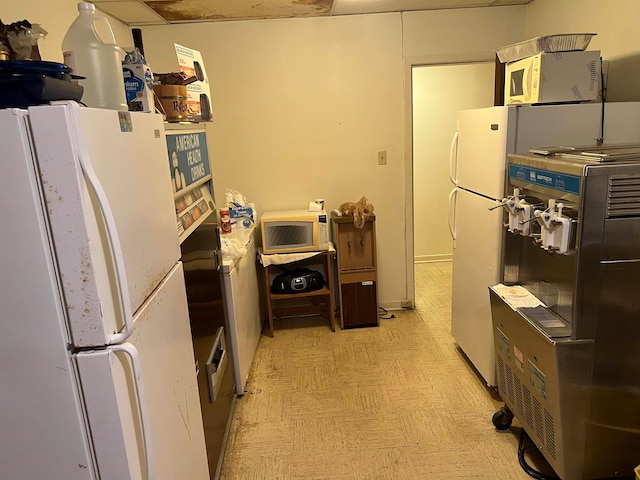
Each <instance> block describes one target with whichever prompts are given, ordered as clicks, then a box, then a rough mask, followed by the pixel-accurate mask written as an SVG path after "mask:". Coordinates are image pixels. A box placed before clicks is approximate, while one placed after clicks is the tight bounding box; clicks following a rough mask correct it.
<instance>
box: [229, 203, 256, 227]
mask: <svg viewBox="0 0 640 480" xmlns="http://www.w3.org/2000/svg"><path fill="white" fill-rule="evenodd" d="M229 217H230V218H231V225H232V226H233V227H234V228H250V227H255V226H256V219H255V208H254V207H253V206H250V207H233V206H232V207H229Z"/></svg>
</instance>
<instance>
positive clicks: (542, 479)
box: [518, 428, 560, 480]
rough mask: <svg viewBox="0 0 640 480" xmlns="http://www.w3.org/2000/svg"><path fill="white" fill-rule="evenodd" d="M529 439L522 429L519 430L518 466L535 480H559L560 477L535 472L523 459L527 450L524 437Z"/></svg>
mask: <svg viewBox="0 0 640 480" xmlns="http://www.w3.org/2000/svg"><path fill="white" fill-rule="evenodd" d="M525 436H526V437H527V438H529V435H527V433H526V432H525V431H524V428H523V429H522V430H520V442H519V443H518V462H520V466H521V467H522V469H523V470H524V471H525V473H526V474H527V475H529V476H530V477H533V478H536V479H538V480H560V477H556V476H554V475H547V474H544V473H542V472H539V471H537V470H534V469H533V468H532V467H531V466H529V464H528V463H527V461H526V460H525V458H524V454H525V452H526V451H527V449H526V448H525V446H524V437H525Z"/></svg>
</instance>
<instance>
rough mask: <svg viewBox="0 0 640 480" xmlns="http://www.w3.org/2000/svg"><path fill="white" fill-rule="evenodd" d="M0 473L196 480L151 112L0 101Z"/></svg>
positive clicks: (193, 422)
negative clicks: (3, 106)
mask: <svg viewBox="0 0 640 480" xmlns="http://www.w3.org/2000/svg"><path fill="white" fill-rule="evenodd" d="M0 158H2V164H3V174H2V175H1V176H0V196H1V198H2V224H3V230H4V231H3V234H2V237H1V238H2V243H1V245H0V275H1V276H2V279H1V281H2V288H1V289H0V292H1V293H0V299H1V308H2V324H3V328H2V334H1V335H0V478H6V479H12V480H22V479H24V480H27V479H29V480H31V479H34V478H51V479H65V480H74V479H102V480H105V479H111V480H124V479H154V480H160V479H166V480H173V479H176V478H189V479H207V478H209V474H208V467H207V457H206V450H205V441H204V433H203V426H202V417H201V413H200V405H199V397H198V389H197V383H196V366H195V362H194V355H193V347H192V341H191V332H190V327H189V317H188V311H187V302H186V295H185V286H184V277H183V270H182V264H181V263H180V262H179V258H180V248H179V244H178V236H177V231H176V217H175V209H174V204H173V196H172V192H171V187H170V179H169V170H168V169H167V152H166V143H165V137H164V131H163V123H162V118H161V117H160V116H159V115H153V114H148V113H133V112H131V113H130V112H117V111H113V110H99V109H90V108H82V107H80V106H79V105H78V104H76V103H73V102H68V103H67V102H63V103H59V104H56V105H46V106H38V107H32V108H29V109H28V111H27V110H17V109H7V110H0Z"/></svg>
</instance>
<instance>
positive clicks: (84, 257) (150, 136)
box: [29, 102, 180, 347]
mask: <svg viewBox="0 0 640 480" xmlns="http://www.w3.org/2000/svg"><path fill="white" fill-rule="evenodd" d="M29 117H30V122H31V126H32V130H33V135H34V142H35V147H36V151H37V156H38V163H39V166H40V171H41V175H42V184H43V189H44V194H45V198H46V202H47V207H48V210H49V218H50V223H51V229H52V232H53V238H54V243H55V245H56V256H57V261H58V265H59V268H60V271H61V277H62V281H63V288H64V294H65V299H66V302H67V310H68V317H69V324H70V328H71V335H72V340H73V343H74V345H75V346H76V347H94V346H100V345H104V344H108V343H118V342H120V341H122V340H123V338H119V339H114V338H113V337H112V335H113V334H114V333H116V332H120V331H122V330H123V326H124V323H125V322H124V317H128V318H131V314H132V313H134V312H136V311H137V310H138V308H139V307H140V305H142V303H143V302H144V301H145V299H146V298H147V296H148V295H149V294H150V293H151V292H152V291H153V290H154V288H156V286H157V285H158V283H159V282H160V281H161V280H162V279H163V278H164V277H165V275H166V274H167V272H169V270H170V269H171V268H172V266H173V265H174V264H175V263H176V261H177V260H178V259H179V258H180V248H179V244H178V237H177V229H176V218H175V206H174V203H173V195H172V192H171V182H170V178H169V169H168V168H167V152H166V143H165V138H164V129H163V123H162V117H161V116H160V115H152V114H148V113H134V112H118V111H115V110H105V109H93V108H81V107H79V106H78V105H77V104H75V103H73V102H69V103H67V104H58V105H47V106H39V107H33V108H30V109H29ZM89 179H92V181H91V182H89ZM101 193H102V195H101ZM101 197H102V200H100V201H99V199H100V198H101ZM109 219H111V220H112V221H111V222H108V220H109ZM108 232H110V233H111V236H110V238H108V237H109V235H107V233H108ZM118 246H119V247H120V248H118ZM114 265H115V266H116V268H115V269H114V268H113V267H114ZM118 272H119V274H120V278H118V275H117V274H118ZM120 296H122V297H123V298H124V300H123V301H120V299H119V298H120ZM123 335H124V336H126V335H125V334H124V333H123V334H121V336H123Z"/></svg>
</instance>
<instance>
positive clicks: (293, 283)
mask: <svg viewBox="0 0 640 480" xmlns="http://www.w3.org/2000/svg"><path fill="white" fill-rule="evenodd" d="M323 285H324V278H323V276H322V274H321V273H320V272H316V271H313V270H309V269H308V268H296V269H295V270H290V271H286V272H284V273H281V274H280V275H277V276H276V278H274V279H273V282H272V283H271V293H303V292H311V291H313V290H320V289H321V288H322V287H323Z"/></svg>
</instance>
